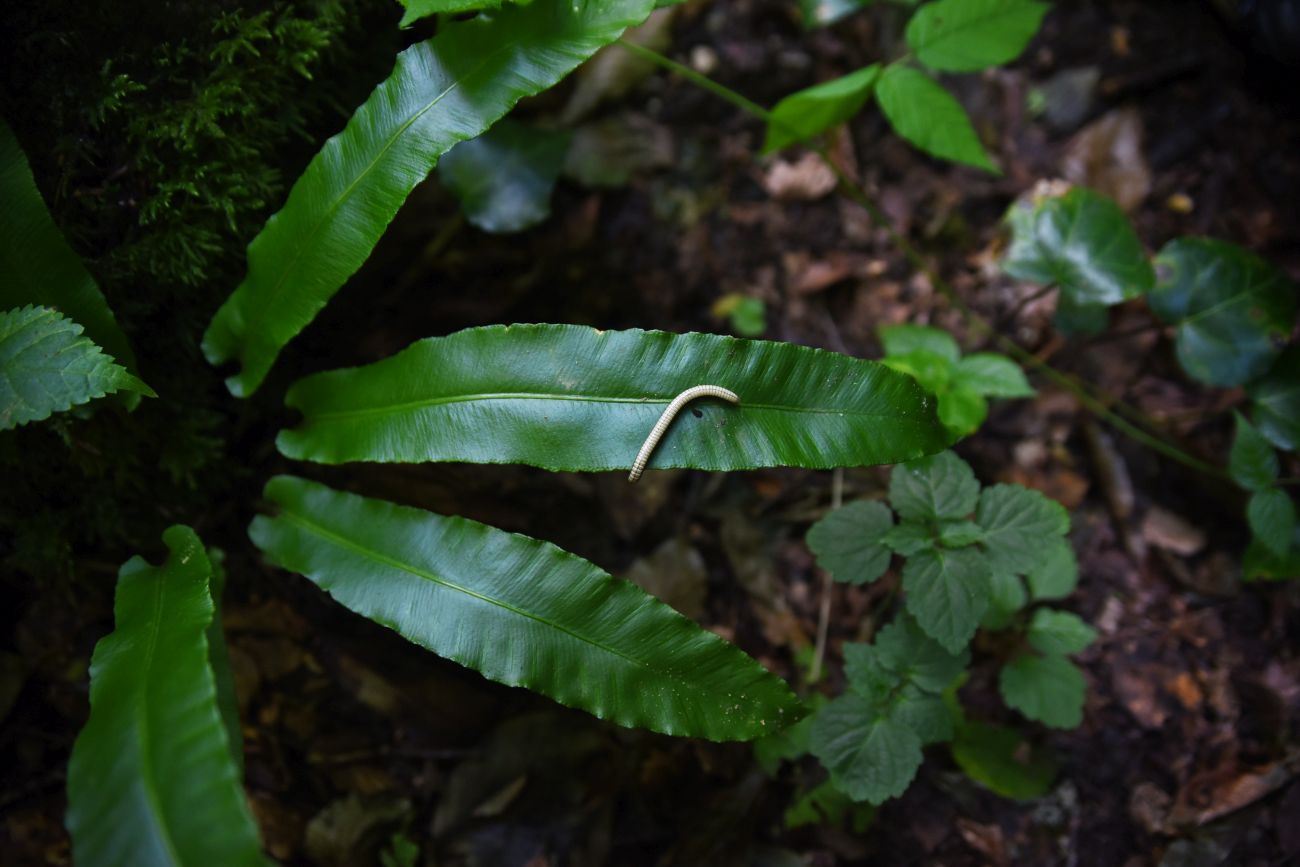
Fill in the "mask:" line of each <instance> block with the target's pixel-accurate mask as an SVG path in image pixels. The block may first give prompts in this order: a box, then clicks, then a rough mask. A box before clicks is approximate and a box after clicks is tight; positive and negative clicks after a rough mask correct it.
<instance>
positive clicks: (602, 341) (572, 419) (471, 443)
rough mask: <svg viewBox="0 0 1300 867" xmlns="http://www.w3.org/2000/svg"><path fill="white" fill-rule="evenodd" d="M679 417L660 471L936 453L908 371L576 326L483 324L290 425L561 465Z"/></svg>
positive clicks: (361, 451) (306, 389)
mask: <svg viewBox="0 0 1300 867" xmlns="http://www.w3.org/2000/svg"><path fill="white" fill-rule="evenodd" d="M701 384H710V385H718V386H722V387H723V388H728V389H731V390H732V391H734V392H735V393H736V394H738V395H739V396H740V405H739V406H734V405H731V404H725V403H722V402H721V401H717V400H712V399H705V400H699V401H696V402H694V403H692V404H691V405H690V406H688V407H687V408H686V409H685V410H683V411H682V412H681V413H679V414H678V416H677V419H676V421H675V422H674V423H673V425H672V426H671V427H670V428H669V429H668V433H667V435H666V436H665V437H664V438H663V440H662V441H661V442H660V443H659V447H658V448H657V449H656V450H655V452H654V454H653V455H652V457H651V459H650V466H651V467H652V468H654V467H658V468H664V467H696V468H700V469H709V470H738V469H749V468H754V467H769V466H802V467H820V468H827V467H835V466H853V465H860V464H880V463H892V462H895V461H901V460H908V459H911V458H915V457H919V456H921V455H924V454H927V453H930V452H934V451H938V450H939V449H941V448H943V446H944V444H945V437H946V433H945V431H944V429H943V426H942V425H941V424H939V422H938V420H937V418H936V416H935V412H934V400H933V399H932V398H931V397H930V396H929V395H927V394H926V393H925V392H923V391H922V390H921V389H920V387H919V386H917V385H916V383H915V382H914V381H913V380H912V379H911V378H910V377H907V376H904V375H902V374H899V373H895V372H894V371H891V370H888V369H887V368H885V367H884V366H882V365H880V364H877V363H875V362H870V361H861V360H858V359H854V358H849V357H847V356H843V355H836V354H834V353H830V352H824V351H821V350H816V349H809V348H807V347H802V346H794V345H791V344H787V343H774V342H766V341H757V340H742V339H737V338H734V337H719V336H717V335H711V334H669V333H666V332H662V331H636V330H633V331H597V330H595V329H593V328H587V327H584V326H577V325H513V326H509V327H507V326H500V325H497V326H488V327H484V328H471V329H467V330H465V331H461V332H458V333H456V334H453V335H451V336H449V337H436V338H431V339H428V340H421V341H418V342H416V343H414V344H412V345H411V346H409V347H408V348H407V349H405V350H403V351H402V352H399V353H398V354H397V355H395V356H393V357H391V358H387V359H385V360H383V361H379V362H376V363H375V364H371V365H368V366H366V367H359V368H353V369H350V370H338V371H330V372H327V373H322V374H317V375H315V376H310V377H307V378H306V379H303V380H301V381H299V382H298V383H296V384H295V385H294V386H293V388H291V389H290V391H289V396H288V398H287V401H288V403H289V405H290V406H293V407H297V408H298V409H300V410H302V412H303V415H304V417H305V418H304V421H303V424H302V426H301V427H299V428H297V429H295V430H289V431H283V432H281V434H280V436H279V439H278V440H277V443H278V445H279V447H280V451H281V452H283V453H284V454H285V455H287V456H289V457H293V458H299V459H305V460H312V461H319V462H322V463H342V462H345V461H358V460H365V461H399V462H408V463H409V462H419V461H465V462H470V463H522V464H531V465H532V466H537V467H543V468H545V469H549V470H578V471H592V470H614V469H627V468H629V467H630V466H631V465H632V462H633V459H634V458H635V457H636V454H637V451H638V450H639V449H640V447H641V444H642V441H643V440H645V438H646V435H647V434H648V433H649V432H650V429H651V428H652V427H654V424H655V422H656V421H657V420H658V418H659V416H660V414H661V413H662V412H663V410H664V407H665V406H666V405H667V404H668V403H669V402H670V401H671V400H672V399H673V398H674V397H676V396H677V395H678V394H679V393H681V392H683V391H685V390H686V389H688V388H691V387H692V386H696V385H701Z"/></svg>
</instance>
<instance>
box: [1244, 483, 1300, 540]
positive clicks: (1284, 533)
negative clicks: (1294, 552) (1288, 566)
mask: <svg viewBox="0 0 1300 867" xmlns="http://www.w3.org/2000/svg"><path fill="white" fill-rule="evenodd" d="M1246 519H1247V520H1248V521H1249V522H1250V529H1251V532H1252V533H1254V534H1255V538H1256V539H1258V540H1259V541H1260V542H1262V543H1263V544H1264V546H1265V547H1266V548H1268V549H1269V551H1271V552H1272V553H1273V554H1275V555H1277V556H1278V557H1285V556H1286V554H1287V552H1288V551H1290V550H1291V545H1292V538H1293V537H1294V536H1295V530H1296V513H1295V503H1293V502H1292V501H1291V496H1290V494H1288V493H1287V492H1286V491H1283V490H1281V489H1280V488H1269V489H1267V490H1263V491H1260V492H1258V493H1257V494H1255V495H1254V496H1253V497H1251V498H1250V503H1249V505H1247V506H1246Z"/></svg>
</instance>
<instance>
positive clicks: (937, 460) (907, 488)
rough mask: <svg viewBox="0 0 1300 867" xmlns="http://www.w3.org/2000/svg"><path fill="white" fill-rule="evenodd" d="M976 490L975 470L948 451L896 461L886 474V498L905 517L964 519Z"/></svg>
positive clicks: (972, 508)
mask: <svg viewBox="0 0 1300 867" xmlns="http://www.w3.org/2000/svg"><path fill="white" fill-rule="evenodd" d="M979 493H980V486H979V482H977V481H975V473H974V472H973V471H972V470H971V468H970V466H969V465H968V464H967V463H966V462H965V461H963V460H962V459H961V458H959V457H957V456H956V455H955V454H953V453H952V452H950V451H947V452H940V453H939V454H937V455H930V456H928V457H924V458H921V459H919V460H915V461H908V462H907V463H905V464H898V465H897V466H895V467H894V469H893V470H892V472H891V473H890V476H889V501H890V503H892V504H893V506H894V511H896V512H898V514H899V516H900V517H902V518H904V519H906V520H912V521H939V520H943V519H945V518H948V519H962V518H965V517H966V516H968V515H969V514H970V513H971V512H973V511H975V505H976V503H977V502H978V501H979Z"/></svg>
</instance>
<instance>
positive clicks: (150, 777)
mask: <svg viewBox="0 0 1300 867" xmlns="http://www.w3.org/2000/svg"><path fill="white" fill-rule="evenodd" d="M152 580H153V584H154V587H155V590H154V594H153V616H152V617H150V618H149V627H150V630H149V640H148V643H147V644H146V645H145V656H144V665H143V666H142V667H143V669H144V676H143V677H142V678H140V702H139V704H137V705H136V709H135V717H136V731H137V732H138V734H139V739H140V780H141V784H142V785H143V788H144V793H145V798H146V800H148V802H149V807H150V814H149V815H150V818H152V819H153V822H154V824H155V825H156V826H157V828H158V835H159V837H160V838H161V840H162V843H163V845H164V846H166V847H167V852H168V853H169V854H170V855H171V858H172V863H174V864H180V863H181V857H180V853H179V852H178V851H177V849H176V843H175V841H174V840H172V836H171V831H170V829H169V828H168V827H167V823H166V821H165V820H164V814H163V809H162V796H161V795H160V794H159V792H158V789H157V780H156V779H155V777H154V773H153V758H152V756H151V755H150V753H149V745H150V744H151V743H153V742H154V739H153V738H152V737H150V735H149V716H148V713H147V711H146V709H147V708H148V706H149V698H148V695H149V684H150V683H152V682H153V666H154V656H155V651H156V650H157V648H158V636H159V633H160V632H161V631H162V610H163V601H162V600H163V594H164V593H165V592H166V589H167V587H166V581H165V580H164V579H163V576H161V575H156V574H155V575H154V576H152Z"/></svg>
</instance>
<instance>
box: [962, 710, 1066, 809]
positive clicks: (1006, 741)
mask: <svg viewBox="0 0 1300 867" xmlns="http://www.w3.org/2000/svg"><path fill="white" fill-rule="evenodd" d="M952 757H953V760H954V761H956V762H957V766H958V767H960V768H961V769H962V771H963V772H965V774H966V776H968V777H970V778H971V779H972V780H974V781H975V782H977V783H980V784H981V785H983V786H985V787H986V788H988V789H990V790H991V791H993V792H996V793H997V794H999V795H1001V796H1002V797H1004V798H1014V799H1016V800H1029V799H1031V798H1037V797H1040V796H1041V795H1044V794H1046V793H1047V790H1048V789H1049V788H1051V785H1052V780H1054V779H1055V778H1056V771H1057V767H1056V761H1055V760H1054V759H1053V758H1052V756H1051V754H1050V753H1048V752H1047V751H1046V750H1044V749H1042V748H1039V747H1035V746H1033V745H1032V744H1030V743H1029V741H1027V740H1026V739H1025V738H1024V736H1023V735H1021V734H1020V733H1019V732H1017V731H1016V730H1015V729H1012V728H1008V727H1006V726H1000V725H995V724H993V723H985V722H962V723H960V724H959V725H958V726H957V731H956V735H955V736H954V737H953V740H952Z"/></svg>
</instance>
